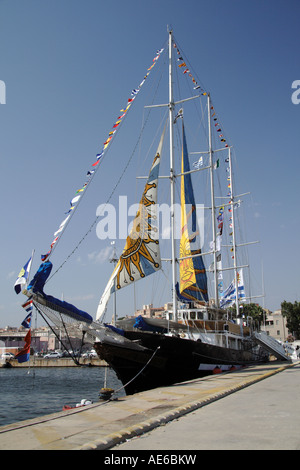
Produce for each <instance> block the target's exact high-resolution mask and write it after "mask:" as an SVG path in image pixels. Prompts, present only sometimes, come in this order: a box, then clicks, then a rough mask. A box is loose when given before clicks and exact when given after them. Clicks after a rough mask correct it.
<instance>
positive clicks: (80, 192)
mask: <svg viewBox="0 0 300 470" xmlns="http://www.w3.org/2000/svg"><path fill="white" fill-rule="evenodd" d="M163 51H164V49H159V50H158V51H157V52H156V55H155V57H154V59H153V61H152V64H151V66H150V67H149V68H148V69H147V73H146V75H145V76H144V78H143V80H142V81H141V83H140V84H139V85H138V87H137V88H134V89H133V90H132V91H131V94H130V97H129V98H128V99H127V102H126V106H124V108H123V109H121V110H120V113H121V114H120V115H119V116H118V118H117V120H116V121H115V123H114V125H113V126H112V129H111V131H110V132H109V134H108V136H107V138H106V140H105V142H104V143H103V147H102V149H101V151H100V152H99V153H97V155H96V160H95V161H94V163H93V164H92V165H91V168H90V169H89V170H88V171H87V174H86V177H87V179H86V181H85V183H84V184H83V186H82V187H81V188H79V189H78V190H77V191H76V193H75V195H74V197H73V198H72V199H71V201H70V207H69V209H68V211H67V212H65V215H66V216H67V217H65V219H64V220H63V221H62V222H61V224H60V226H59V228H58V230H57V231H56V232H55V233H54V239H53V241H52V243H51V245H50V250H49V251H48V252H47V253H46V254H45V255H41V260H42V261H43V262H44V261H46V260H47V259H48V258H49V256H50V255H51V253H52V251H53V248H54V246H55V245H56V243H57V242H58V240H59V238H60V237H61V235H62V232H63V230H64V229H65V228H66V225H67V223H68V222H69V220H70V218H71V216H72V214H73V213H74V210H75V209H76V207H77V206H78V203H79V201H80V199H81V197H82V196H83V194H84V192H85V191H86V189H87V187H88V186H89V184H90V182H91V180H92V178H93V176H94V174H95V171H96V169H97V167H98V165H99V163H100V161H101V159H102V157H103V155H104V153H105V151H106V149H107V147H108V146H109V145H110V143H111V141H112V140H113V137H114V136H115V134H116V132H117V130H118V128H119V126H120V124H121V123H122V121H123V120H124V118H125V116H126V114H127V113H128V110H129V109H130V107H131V106H132V104H133V102H134V100H135V98H136V97H137V95H138V93H139V92H140V90H141V88H142V86H143V85H144V83H145V81H146V79H147V78H148V76H149V74H150V72H151V70H152V69H153V67H154V66H155V64H156V62H157V61H158V59H159V57H160V55H161V54H162V52H163Z"/></svg>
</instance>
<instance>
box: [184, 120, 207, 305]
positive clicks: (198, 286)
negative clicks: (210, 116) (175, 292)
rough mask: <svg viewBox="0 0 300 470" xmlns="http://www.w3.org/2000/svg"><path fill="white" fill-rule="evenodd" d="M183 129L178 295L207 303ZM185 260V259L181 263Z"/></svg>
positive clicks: (204, 273) (205, 282)
mask: <svg viewBox="0 0 300 470" xmlns="http://www.w3.org/2000/svg"><path fill="white" fill-rule="evenodd" d="M182 127H183V142H182V163H181V173H182V176H181V239H180V258H181V259H180V261H179V275H180V295H181V297H183V298H185V299H186V300H189V301H208V295H207V278H206V272H205V267H204V263H203V260H202V256H201V249H200V234H199V229H198V223H197V214H196V204H195V198H194V192H193V186H192V180H191V174H190V173H189V172H190V164H189V160H188V151H187V144H186V138H185V132H184V126H183V125H182ZM182 258H184V259H182Z"/></svg>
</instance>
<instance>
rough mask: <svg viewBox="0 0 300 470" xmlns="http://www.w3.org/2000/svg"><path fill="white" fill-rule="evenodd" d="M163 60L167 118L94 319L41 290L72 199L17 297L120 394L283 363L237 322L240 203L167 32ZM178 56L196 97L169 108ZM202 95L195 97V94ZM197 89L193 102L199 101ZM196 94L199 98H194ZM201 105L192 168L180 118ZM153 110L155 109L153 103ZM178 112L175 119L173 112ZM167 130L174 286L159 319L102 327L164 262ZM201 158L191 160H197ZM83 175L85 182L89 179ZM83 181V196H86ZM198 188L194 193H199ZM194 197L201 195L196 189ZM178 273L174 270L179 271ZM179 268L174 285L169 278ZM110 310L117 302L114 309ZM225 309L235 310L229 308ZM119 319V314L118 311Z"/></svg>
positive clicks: (276, 349) (280, 354) (274, 349)
mask: <svg viewBox="0 0 300 470" xmlns="http://www.w3.org/2000/svg"><path fill="white" fill-rule="evenodd" d="M167 50H168V51H169V56H168V57H169V61H168V74H169V101H168V102H167V103H166V104H165V105H162V106H165V108H166V109H167V113H168V115H167V119H166V124H165V125H164V128H163V131H162V135H161V138H160V141H159V144H158V147H157V150H156V152H155V153H154V159H153V162H152V165H151V168H150V172H149V175H148V177H147V179H146V184H145V187H144V190H143V193H142V197H141V199H140V203H139V207H138V211H137V213H136V216H135V218H134V221H133V224H132V228H131V231H130V233H129V234H128V236H127V239H126V243H125V247H124V249H123V251H122V254H121V256H120V257H119V259H116V260H115V261H116V262H115V267H114V270H113V272H112V275H111V277H110V278H109V280H108V283H107V285H106V288H105V289H104V292H103V294H102V296H101V299H100V302H99V305H98V309H97V313H96V318H95V319H93V317H92V316H91V315H89V314H88V313H86V312H85V311H82V310H79V309H77V308H76V307H74V306H73V305H71V304H69V303H67V302H64V301H61V300H58V299H56V298H54V297H52V296H50V295H47V294H46V293H45V292H44V285H45V283H46V280H47V279H48V277H49V275H50V272H51V269H52V263H51V262H50V260H49V258H50V255H51V254H52V251H53V249H54V248H55V246H56V243H57V241H58V239H59V237H60V236H61V233H62V232H63V231H64V229H65V228H66V225H67V223H68V221H69V217H70V216H71V215H73V212H74V211H73V210H74V208H76V203H77V202H78V199H79V197H80V194H79V196H78V195H77V196H76V197H75V198H74V199H73V200H72V201H71V208H70V211H69V214H68V216H67V218H65V219H64V221H63V222H62V224H61V225H60V227H59V230H58V231H57V232H56V233H55V234H54V235H55V239H54V240H53V243H52V244H51V248H50V251H49V252H48V253H47V255H45V256H44V257H43V258H42V259H43V263H42V265H41V266H40V268H39V270H38V272H37V273H36V275H35V276H34V277H33V279H32V281H31V282H30V284H29V285H28V287H27V288H26V289H23V293H24V294H25V295H26V296H28V297H29V299H31V301H32V302H33V304H34V306H35V307H36V308H37V310H38V312H39V313H40V314H41V315H42V317H43V318H44V319H45V321H47V322H48V320H47V319H50V320H51V321H52V322H53V323H54V324H55V325H56V326H59V327H66V322H67V320H66V319H68V322H69V325H71V326H72V328H73V329H74V328H75V327H76V331H77V334H78V335H79V334H80V335H81V336H82V338H84V339H85V340H88V341H93V342H94V347H95V350H96V351H97V354H98V356H99V357H100V358H101V359H104V360H105V361H106V362H107V363H108V365H109V366H110V367H111V368H112V369H113V370H114V371H115V372H116V374H117V376H118V378H119V379H120V380H121V381H122V383H123V385H124V387H125V390H126V392H127V393H128V394H132V393H136V392H139V391H142V390H147V389H151V388H156V387H159V386H165V385H170V384H174V383H178V382H182V381H187V380H191V379H195V378H198V377H203V376H205V375H207V374H212V373H214V372H217V371H228V370H234V369H236V368H238V367H241V366H247V365H252V364H257V363H264V362H266V361H268V360H269V356H270V352H271V353H272V354H273V355H275V356H277V358H279V359H281V360H286V359H287V357H286V355H285V353H284V350H283V348H281V346H280V344H279V343H277V342H275V343H277V344H275V343H274V342H272V341H271V340H270V339H268V338H267V337H266V335H263V334H262V333H261V332H259V331H257V330H256V329H255V327H256V325H255V324H254V322H252V321H250V319H245V318H243V315H242V308H241V305H242V304H243V302H245V300H246V298H245V289H244V281H243V266H241V265H238V263H237V248H238V243H237V241H236V226H235V210H236V207H237V206H238V205H239V203H240V199H239V198H236V196H235V195H234V192H233V180H232V160H231V146H230V145H229V144H228V143H227V142H226V140H225V138H224V135H223V134H222V133H220V131H221V129H220V128H219V123H218V119H217V118H216V117H214V116H215V113H214V107H213V106H212V103H211V97H210V94H209V93H207V92H205V91H204V89H202V88H201V86H199V85H198V82H197V81H196V80H195V79H194V77H193V75H192V74H191V73H190V71H189V70H188V68H187V66H186V62H185V61H184V59H183V57H182V55H181V53H180V52H179V49H178V47H177V45H176V43H175V42H174V39H173V32H172V31H169V37H168V47H167ZM174 51H175V52H177V54H178V58H177V60H178V61H179V67H180V68H181V69H182V70H184V73H187V75H188V76H189V77H190V78H191V80H192V82H193V85H194V86H193V89H194V90H195V93H196V95H195V96H194V97H192V98H187V99H183V100H180V101H176V102H175V101H174V98H173V76H174V74H173V67H174V65H173V55H174ZM161 53H162V50H160V51H159V52H158V53H157V55H156V57H155V59H154V61H153V64H152V66H151V67H150V68H149V69H148V72H147V74H146V76H145V77H144V80H143V81H142V82H141V84H140V85H139V87H138V89H136V90H133V93H132V97H131V98H130V99H129V100H128V105H127V107H126V108H125V109H123V110H122V111H124V113H123V115H121V116H119V118H118V121H117V122H116V124H115V125H114V130H113V131H112V133H110V135H109V138H108V139H107V141H106V142H105V144H104V148H103V151H105V149H106V147H107V146H108V145H109V144H110V141H111V139H112V138H113V136H114V133H115V132H116V129H117V127H118V125H119V123H120V122H121V120H122V119H123V117H124V116H125V114H126V111H127V110H128V109H129V107H130V106H131V105H132V102H133V101H134V99H135V97H136V95H137V93H138V92H139V90H140V89H141V87H142V86H143V84H144V81H145V79H146V78H147V77H148V75H149V73H150V71H151V69H152V67H153V66H154V65H155V64H156V62H157V60H158V58H159V56H160V55H161ZM199 90H200V91H199ZM199 92H200V95H199ZM197 93H198V94H197ZM199 97H201V98H204V99H206V100H207V110H208V150H207V151H205V152H202V156H201V157H200V158H201V159H202V158H203V155H205V157H206V158H207V160H208V163H207V165H206V166H205V165H202V163H201V164H198V166H197V165H194V166H193V167H191V165H190V154H189V152H188V146H187V139H186V131H185V116H184V111H183V106H184V105H185V102H187V101H190V100H191V99H199ZM154 106H155V105H154ZM179 106H180V109H179V111H178V112H176V110H177V109H178V107H179ZM212 123H215V124H216V126H217V127H216V130H217V132H219V134H218V136H219V138H220V141H221V143H222V145H223V147H222V148H221V149H220V150H222V151H223V152H226V159H225V161H226V162H227V164H228V167H227V170H228V181H229V184H228V185H227V186H228V188H229V194H226V198H227V201H228V202H226V203H224V202H222V203H221V204H220V205H217V203H216V197H215V190H214V172H215V170H216V168H217V167H218V163H219V161H218V160H217V161H216V160H215V154H216V151H214V150H213V143H212ZM167 124H168V125H169V140H170V149H169V161H170V173H169V175H168V179H169V181H170V202H171V204H170V206H171V208H173V207H174V205H175V184H176V181H180V197H181V214H180V218H181V225H180V243H179V253H176V249H177V247H176V240H175V231H176V221H175V211H174V210H171V227H170V229H171V240H170V242H171V258H170V259H169V260H167V261H169V262H170V264H171V277H172V285H171V289H170V295H172V302H170V304H169V308H168V309H167V310H166V311H165V314H164V316H163V317H162V318H145V317H143V316H138V317H127V318H126V317H125V318H122V319H121V318H120V319H117V315H116V311H114V316H113V319H112V321H111V322H106V321H105V314H106V311H107V305H108V303H109V301H110V298H111V297H113V298H114V297H115V296H116V295H117V294H118V292H119V291H120V290H121V289H124V288H125V287H126V288H128V287H127V286H130V285H133V284H134V285H135V283H136V282H137V281H139V283H142V282H144V281H145V278H148V276H150V275H154V274H156V273H158V272H159V271H160V270H161V268H162V265H163V263H164V262H165V261H166V260H164V259H163V258H162V257H161V250H160V241H159V237H158V235H159V227H158V213H157V200H158V199H157V198H158V182H159V180H160V174H159V170H160V165H161V159H162V149H163V142H164V137H165V133H166V125H167ZM174 126H177V127H179V128H180V133H181V141H182V146H181V169H180V171H179V172H178V173H176V172H175V163H174V135H173V128H174ZM102 155H103V152H100V154H98V155H97V161H96V162H95V164H94V165H95V167H96V165H98V163H99V161H100V159H101V157H102ZM200 158H199V161H198V162H200ZM203 170H206V171H207V172H208V173H209V180H210V191H209V192H210V207H209V208H208V210H209V212H210V213H211V221H210V222H211V226H212V241H211V243H210V249H209V250H208V251H207V252H203V251H202V249H201V233H200V229H199V220H198V218H197V204H196V202H195V193H194V189H193V181H192V176H193V173H196V172H197V171H203ZM91 174H92V173H91V172H90V175H89V176H91ZM87 186H88V183H87V184H85V185H84V186H83V188H82V189H81V191H85V190H86V188H87ZM201 190H202V191H203V190H204V189H203V188H200V191H201ZM197 192H199V188H197ZM225 209H228V210H229V211H230V229H231V233H230V235H231V237H232V243H231V245H230V249H231V252H232V258H231V259H232V260H233V264H232V266H230V267H227V268H222V266H221V263H220V251H221V235H222V230H223V221H224V211H225ZM208 256H210V257H212V263H211V265H210V268H209V269H206V268H205V257H208ZM178 268H179V269H178ZM226 269H228V270H230V272H231V273H233V274H232V278H233V280H232V282H231V284H230V285H229V286H228V288H227V289H226V290H225V291H223V290H222V272H223V271H225V270H226ZM178 271H179V281H177V277H178ZM211 274H212V277H213V291H212V295H211V296H209V289H208V276H209V275H211ZM115 305H116V304H115ZM229 307H234V308H231V309H229ZM120 313H121V315H122V312H120Z"/></svg>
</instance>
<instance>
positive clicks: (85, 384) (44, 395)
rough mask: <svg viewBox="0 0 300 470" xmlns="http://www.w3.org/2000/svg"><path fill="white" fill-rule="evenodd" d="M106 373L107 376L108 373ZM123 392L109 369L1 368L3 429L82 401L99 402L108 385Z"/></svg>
mask: <svg viewBox="0 0 300 470" xmlns="http://www.w3.org/2000/svg"><path fill="white" fill-rule="evenodd" d="M105 371H106V373H105ZM105 374H106V386H107V387H110V388H113V389H114V390H119V389H120V388H121V390H120V391H119V392H118V393H117V395H116V396H124V395H125V392H124V389H123V388H122V383H121V382H120V381H119V380H118V378H117V376H116V374H115V372H114V371H113V370H111V369H109V368H106V367H43V368H28V369H26V368H8V369H6V368H0V392H1V395H0V396H1V400H0V426H5V425H6V424H10V423H14V422H17V421H23V420H26V419H32V418H36V417H38V416H43V415H46V414H50V413H57V412H58V411H62V409H63V406H64V405H71V406H75V405H76V404H77V403H80V402H81V400H82V399H87V400H90V401H92V402H93V403H97V402H98V401H99V391H100V389H101V388H102V387H104V386H105Z"/></svg>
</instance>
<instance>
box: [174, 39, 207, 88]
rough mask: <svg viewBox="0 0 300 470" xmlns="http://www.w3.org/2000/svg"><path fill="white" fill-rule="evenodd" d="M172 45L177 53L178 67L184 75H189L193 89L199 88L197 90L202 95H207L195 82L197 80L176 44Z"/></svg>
mask: <svg viewBox="0 0 300 470" xmlns="http://www.w3.org/2000/svg"><path fill="white" fill-rule="evenodd" d="M173 46H174V48H175V49H176V51H177V55H178V58H177V61H178V62H179V64H178V67H179V68H180V69H181V70H182V72H183V74H184V75H187V76H188V77H190V78H191V79H192V82H193V85H194V90H199V92H200V93H201V95H203V96H205V95H207V92H206V91H205V90H204V89H203V88H202V87H201V86H200V85H199V84H198V83H197V81H196V80H195V78H194V77H193V75H192V73H191V71H190V70H189V68H188V66H187V65H186V62H185V61H184V59H183V57H182V54H181V53H180V51H179V49H178V47H177V45H176V44H175V43H174V44H173Z"/></svg>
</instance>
